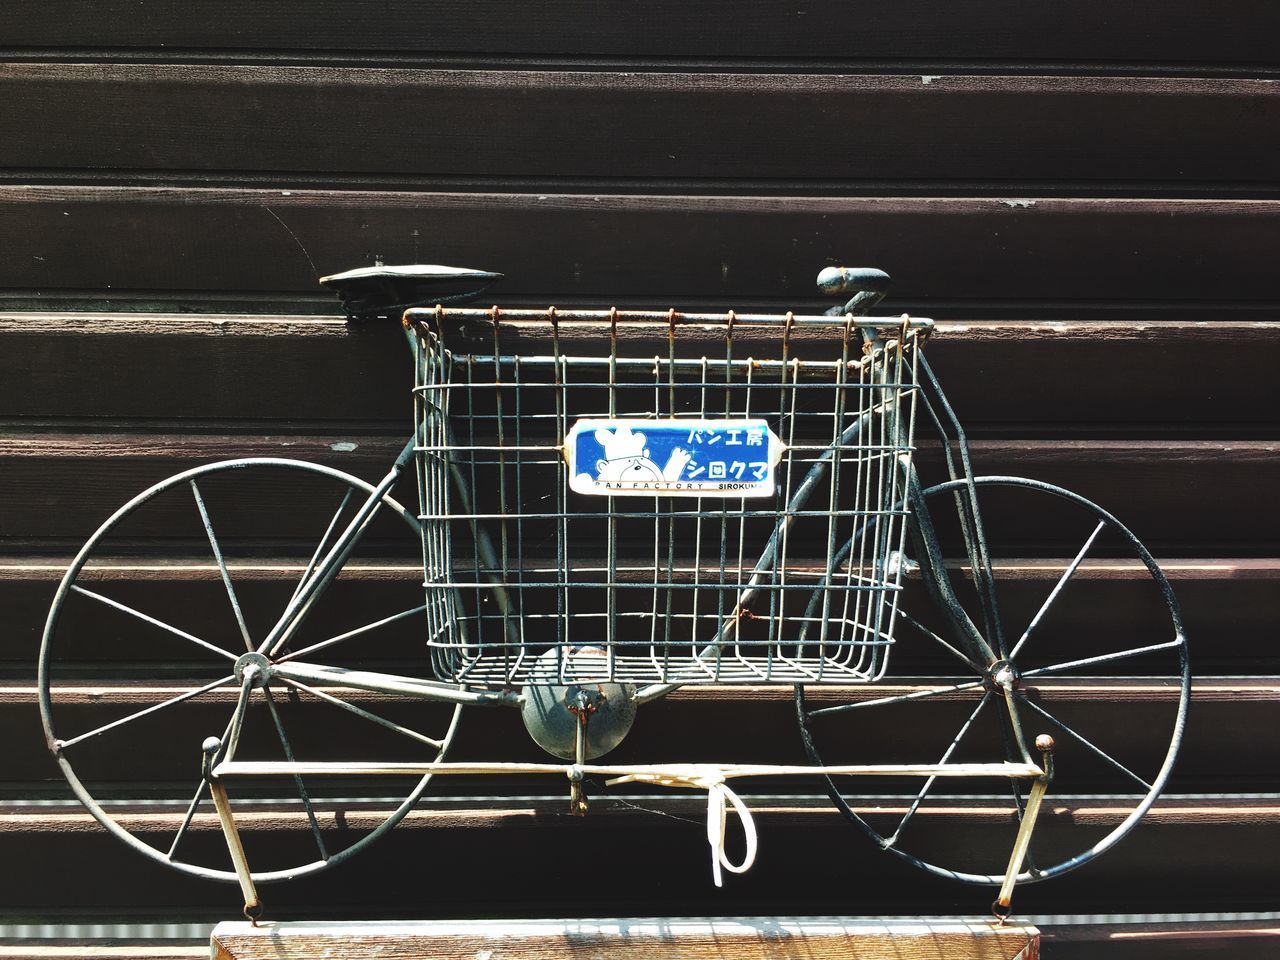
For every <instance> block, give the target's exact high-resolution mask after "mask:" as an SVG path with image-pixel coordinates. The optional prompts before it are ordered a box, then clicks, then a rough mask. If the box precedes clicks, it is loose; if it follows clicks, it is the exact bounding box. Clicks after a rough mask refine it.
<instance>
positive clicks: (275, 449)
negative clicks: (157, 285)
mask: <svg viewBox="0 0 1280 960" xmlns="http://www.w3.org/2000/svg"><path fill="white" fill-rule="evenodd" d="M401 443H402V441H401V440H400V439H399V438H395V437H382V436H360V435H356V436H352V435H338V436H329V437H319V436H314V435H312V436H293V435H283V436H226V435H222V436H202V435H172V434H168V435H121V434H54V433H42V434H30V435H28V434H10V435H9V436H6V437H0V456H3V457H5V458H7V467H6V472H7V482H8V490H9V497H8V498H7V500H6V501H5V502H4V503H3V504H0V510H3V513H2V514H0V516H3V522H2V523H0V530H2V531H3V536H4V537H5V538H7V539H8V540H10V541H11V542H12V541H28V542H30V541H35V540H39V541H41V542H42V543H43V544H44V545H45V549H49V548H56V547H57V546H64V547H65V546H66V545H68V541H70V542H78V541H80V540H82V539H84V538H86V537H87V536H88V535H89V534H90V533H91V532H92V530H93V529H94V528H95V527H96V525H97V524H99V523H101V522H102V521H103V520H104V519H105V518H106V517H107V516H108V515H109V514H110V512H111V511H112V510H113V509H114V508H115V507H116V506H118V505H119V504H121V503H123V502H124V501H125V500H126V499H128V498H129V497H131V496H133V495H134V494H135V493H137V492H139V491H140V490H141V489H142V488H143V487H145V486H147V485H149V484H151V483H155V482H157V481H159V480H161V479H162V478H164V477H166V476H169V475H170V474H173V473H176V472H177V471H179V470H181V469H184V468H186V467H188V466H192V465H194V464H197V463H202V462H210V461H214V460H220V459H224V458H230V457H252V456H272V457H288V458H295V459H302V460H316V461H319V462H322V463H329V464H332V465H334V466H336V467H339V468H340V469H343V470H347V471H350V472H353V473H355V474H356V475H358V476H365V477H368V478H371V479H376V478H377V477H378V476H380V475H381V474H382V472H383V471H384V470H385V469H386V467H387V466H389V465H390V463H391V461H392V459H393V458H394V456H395V454H396V453H397V452H398V451H399V449H400V446H401ZM352 445H354V449H352ZM973 458H974V463H975V464H976V469H977V472H978V473H979V474H995V475H1014V476H1031V477H1035V478H1038V479H1041V480H1046V481H1049V482H1052V483H1057V484H1059V485H1061V486H1064V487H1066V488H1068V489H1070V490H1074V491H1076V492H1078V493H1080V494H1083V495H1084V496H1087V497H1091V498H1094V499H1096V500H1098V501H1100V502H1101V504H1102V506H1103V507H1105V508H1106V509H1109V510H1111V511H1112V512H1113V513H1115V514H1116V515H1117V516H1119V517H1120V518H1121V520H1122V521H1123V522H1124V523H1126V524H1127V525H1128V526H1130V527H1131V528H1132V529H1133V530H1134V531H1135V532H1136V533H1137V534H1138V535H1139V536H1140V537H1141V538H1142V539H1143V540H1144V541H1146V542H1147V543H1148V544H1149V545H1150V546H1152V547H1153V549H1156V550H1157V552H1158V553H1164V554H1166V555H1168V554H1171V553H1172V554H1175V555H1176V554H1181V555H1183V556H1188V555H1191V556H1194V555H1203V556H1213V555H1218V556H1221V555H1224V554H1226V555H1249V554H1258V553H1271V554H1272V555H1274V553H1275V551H1276V550H1280V507H1278V506H1277V505H1275V504H1274V503H1273V502H1272V501H1271V500H1269V499H1266V498H1262V499H1259V498H1258V497H1257V495H1256V494H1257V491H1258V490H1259V489H1265V488H1266V487H1267V485H1269V484H1276V483H1280V473H1278V472H1280V456H1277V448H1276V443H1275V442H1272V441H1246V440H1241V441H1207V440H1206V441H1129V440H1056V441H1043V440H983V441H978V442H975V443H974V444H973ZM919 462H920V463H921V466H922V469H923V471H924V473H925V476H926V478H927V477H929V476H930V475H932V474H936V473H937V470H938V463H937V458H936V456H934V455H933V454H930V453H928V452H927V451H926V452H922V454H921V455H920V461H919ZM277 493H281V491H279V490H278V491H277ZM264 496H265V494H264ZM404 497H405V502H406V503H409V504H411V505H412V504H413V503H414V502H415V498H416V494H414V493H413V491H412V490H410V489H409V488H408V484H407V483H406V486H405V490H404ZM1046 502H1047V501H1046ZM1210 503H1212V504H1215V505H1217V504H1225V503H1238V504H1248V505H1249V507H1250V509H1249V510H1248V511H1233V510H1223V509H1206V505H1207V504H1210ZM327 504H328V501H325V505H321V504H320V503H319V501H310V500H305V499H304V500H302V501H299V502H291V501H289V500H284V501H279V502H277V501H276V500H272V501H268V500H262V501H259V502H256V503H245V504H244V505H243V508H242V509H243V513H241V515H240V518H237V517H234V516H233V517H229V518H228V519H227V521H224V525H225V524H230V526H225V535H226V536H230V537H236V536H240V537H243V536H246V535H252V534H251V531H252V530H257V531H262V530H264V529H270V530H273V531H275V532H276V535H277V536H281V537H287V536H310V535H312V534H313V528H314V529H320V530H323V524H324V523H325V522H326V519H327V517H328V511H331V510H332V509H333V508H332V506H331V505H327ZM1038 506H1039V507H1041V508H1043V507H1044V506H1045V503H1038ZM184 509H185V504H184ZM181 516H182V518H183V519H184V520H185V519H189V518H187V517H186V514H185V513H183V514H181ZM153 517H158V518H160V521H162V522H163V523H166V524H168V523H172V522H174V519H173V514H172V512H170V511H167V510H165V509H160V510H159V512H158V513H155V514H153ZM1067 519H1068V518H1061V522H1060V521H1059V519H1053V518H1052V517H1046V518H1042V519H1041V521H1040V525H1039V526H1037V525H1036V524H1035V523H1034V522H1031V523H1028V522H1025V521H1023V520H1021V519H1019V518H1017V517H1014V516H1006V517H1004V518H1000V517H997V516H989V517H988V518H987V520H988V525H989V526H992V527H993V530H992V536H993V538H995V539H997V540H1003V542H1005V543H1015V542H1021V543H1023V544H1024V545H1026V544H1030V543H1032V542H1037V543H1041V542H1045V541H1052V540H1053V539H1054V538H1055V537H1068V538H1069V537H1074V536H1075V531H1074V529H1073V528H1072V527H1070V525H1069V524H1068V525H1067V526H1063V523H1066V522H1067ZM268 520H269V521H270V522H271V523H273V524H274V526H265V527H264V526H263V524H264V523H266V522H267V521H268ZM139 523H142V520H140V521H139ZM237 524H239V525H240V526H237ZM317 525H319V526H317ZM136 532H138V533H141V532H145V528H143V527H139V528H137V530H136ZM152 533H154V534H161V533H166V534H169V535H173V529H172V528H171V527H169V526H164V527H162V528H157V529H154V530H152ZM1074 542H1076V541H1073V543H1074ZM1246 547H1247V549H1245V548H1246ZM1273 548H1274V549H1273ZM1006 555H1007V554H1006ZM1023 555H1025V554H1023Z"/></svg>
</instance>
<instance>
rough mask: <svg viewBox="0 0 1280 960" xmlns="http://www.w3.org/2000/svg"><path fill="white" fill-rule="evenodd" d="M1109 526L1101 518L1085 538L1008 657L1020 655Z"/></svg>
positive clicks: (1010, 658)
mask: <svg viewBox="0 0 1280 960" xmlns="http://www.w3.org/2000/svg"><path fill="white" fill-rule="evenodd" d="M1106 527H1107V522H1106V521H1105V520H1099V521H1098V525H1097V526H1096V527H1094V528H1093V533H1091V534H1089V539H1087V540H1085V542H1084V546H1082V547H1081V548H1080V551H1079V553H1077V554H1076V555H1075V558H1074V559H1073V560H1072V561H1071V563H1070V564H1069V565H1068V566H1067V569H1066V570H1064V571H1063V573H1062V576H1061V577H1059V578H1058V582H1057V583H1055V584H1054V585H1053V589H1052V590H1050V591H1049V595H1048V596H1047V597H1045V598H1044V603H1042V604H1041V605H1040V609H1039V610H1037V611H1036V615H1035V616H1034V617H1032V618H1031V622H1030V623H1028V624H1027V629H1026V630H1024V631H1022V636H1021V637H1019V638H1018V642H1017V643H1015V644H1014V645H1013V650H1011V651H1010V652H1009V656H1008V658H1007V659H1009V660H1012V659H1013V658H1014V657H1016V656H1017V655H1018V652H1019V651H1020V650H1021V649H1022V646H1023V644H1025V643H1026V642H1027V640H1029V639H1030V638H1031V633H1032V631H1034V630H1035V628H1036V627H1038V626H1040V621H1041V620H1043V619H1044V615H1045V614H1046V613H1048V612H1049V608H1050V607H1051V606H1053V602H1054V601H1055V600H1057V599H1058V594H1060V593H1062V591H1063V588H1065V587H1066V585H1067V581H1068V580H1070V579H1071V578H1072V577H1073V576H1075V572H1076V571H1077V570H1078V569H1080V564H1081V563H1083V562H1084V558H1085V555H1086V554H1088V552H1089V551H1090V550H1091V549H1092V548H1093V544H1094V541H1095V540H1097V539H1098V534H1100V533H1102V531H1103V530H1105V529H1106Z"/></svg>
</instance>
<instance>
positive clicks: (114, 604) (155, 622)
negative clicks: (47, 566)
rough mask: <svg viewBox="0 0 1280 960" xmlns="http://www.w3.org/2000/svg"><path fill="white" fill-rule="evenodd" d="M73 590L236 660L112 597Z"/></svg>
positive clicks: (75, 587)
mask: <svg viewBox="0 0 1280 960" xmlns="http://www.w3.org/2000/svg"><path fill="white" fill-rule="evenodd" d="M71 590H72V591H74V592H75V593H78V594H80V595H81V596H82V597H88V598H89V599H91V600H97V601H98V602H99V603H105V604H106V605H107V606H108V607H113V608H114V609H116V610H119V611H120V612H121V613H127V614H129V616H131V617H137V618H138V619H139V620H141V621H142V622H143V623H149V624H151V626H153V627H159V628H160V629H161V630H167V631H168V632H169V633H172V634H173V635H174V636H175V637H181V638H182V639H183V640H187V641H190V642H191V643H194V644H196V645H197V646H200V647H204V649H206V650H208V651H209V652H210V653H216V654H218V656H220V657H226V658H227V659H228V660H231V661H234V660H235V659H236V655H235V654H234V653H231V652H229V651H227V650H223V649H222V648H221V647H219V646H216V645H214V644H212V643H210V642H209V641H208V640H201V639H200V638H199V637H196V636H192V635H191V634H189V633H187V631H185V630H179V629H178V628H177V627H175V626H173V625H172V624H168V623H165V622H164V621H163V620H157V619H156V618H155V617H152V616H148V615H147V614H145V613H143V612H142V611H141V610H135V609H134V608H133V607H131V606H129V605H128V604H125V603H121V602H120V601H119V600H112V599H111V598H110V597H106V596H103V595H102V594H100V593H95V592H94V591H92V590H86V589H85V588H84V587H82V586H80V585H79V584H78V583H73V584H71Z"/></svg>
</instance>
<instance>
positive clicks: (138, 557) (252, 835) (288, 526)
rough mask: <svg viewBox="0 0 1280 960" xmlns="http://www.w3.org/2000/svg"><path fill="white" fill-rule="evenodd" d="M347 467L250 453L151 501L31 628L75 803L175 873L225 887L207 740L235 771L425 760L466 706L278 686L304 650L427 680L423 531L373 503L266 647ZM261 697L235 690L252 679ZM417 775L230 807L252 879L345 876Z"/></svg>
mask: <svg viewBox="0 0 1280 960" xmlns="http://www.w3.org/2000/svg"><path fill="white" fill-rule="evenodd" d="M372 493H373V487H372V486H370V485H369V484H368V483H365V482H364V481H362V480H359V479H358V478H356V477H353V476H350V475H349V474H346V473H343V472H342V471H339V470H335V469H332V468H330V467H325V466H322V465H319V464H313V463H306V462H302V461H296V460H281V459H269V458H260V459H252V460H231V461H224V462H220V463H214V464H208V465H206V466H201V467H197V468H195V469H192V470H187V471H185V472H183V473H179V474H176V475H175V476H172V477H169V478H168V479H166V480H164V481H162V482H160V483H158V484H156V485H155V486H152V487H150V488H149V489H147V490H145V491H143V492H142V493H141V494H139V495H138V496H136V497H134V498H133V499H132V500H130V501H129V502H128V503H126V504H125V505H124V506H122V507H121V508H120V509H119V510H117V511H116V512H115V513H114V514H113V515H112V516H111V517H110V519H108V520H107V521H106V523H104V524H103V525H102V526H101V527H100V528H99V529H98V530H97V531H96V532H95V533H94V534H93V536H92V537H90V538H89V540H88V542H87V543H86V544H85V545H84V546H83V547H82V548H81V549H80V551H79V553H77V555H76V556H75V558H74V560H73V561H72V563H71V566H70V568H69V569H68V570H67V573H66V575H65V577H64V578H63V580H62V583H61V585H60V586H59V588H58V591H57V594H56V596H55V598H54V601H53V606H52V608H51V609H50V611H49V617H48V620H47V621H46V624H45V631H44V638H43V642H42V645H41V651H40V664H39V694H40V710H41V717H42V719H43V722H44V729H45V735H46V737H47V739H48V742H49V744H50V748H51V750H52V751H53V753H54V757H55V759H56V761H57V763H58V765H59V767H60V768H61V769H62V772H63V774H64V775H65V776H66V779H67V782H68V783H69V784H70V787H71V790H72V792H73V793H74V794H75V795H76V796H77V797H78V798H79V799H80V800H81V802H83V803H84V805H85V806H86V807H87V808H88V810H89V811H90V813H92V814H93V816H94V817H95V818H96V819H97V820H98V822H99V823H101V824H102V825H103V826H104V827H105V828H106V829H107V830H108V831H110V832H111V833H112V834H114V835H115V836H117V837H119V838H120V839H121V840H123V841H125V842H126V843H127V844H128V845H129V846H130V847H131V848H133V849H134V850H136V851H138V852H140V853H142V854H143V855H145V856H147V857H149V858H150V859H152V860H155V861H157V862H159V863H162V864H164V865H165V866H169V867H172V868H174V869H176V870H179V871H181V872H183V873H188V874H192V875H195V876H200V877H205V878H209V879H215V880H223V881H228V882H234V881H235V873H234V870H233V869H232V866H231V861H230V857H229V855H228V854H227V851H226V848H225V844H224V843H223V841H222V836H221V832H220V830H219V826H218V821H217V817H216V813H215V811H214V807H213V802H212V799H211V798H210V796H209V791H208V788H207V784H206V783H205V782H204V780H203V777H202V771H201V762H202V751H201V745H202V743H203V741H204V740H205V738H207V737H210V736H214V737H218V738H220V739H222V740H224V741H226V740H227V738H228V737H232V736H236V735H238V746H237V749H236V754H235V755H236V759H240V760H254V759H257V760H277V761H279V760H292V759H298V760H321V759H335V758H347V759H350V758H352V757H358V758H359V759H362V760H377V759H385V760H409V761H416V762H428V763H432V762H439V761H441V760H442V759H443V758H444V755H445V752H446V750H447V748H448V746H449V744H450V742H451V740H452V738H453V735H454V731H455V730H456V727H457V722H458V717H459V713H460V711H461V707H460V706H457V705H451V704H450V705H446V704H435V703H430V704H424V703H422V702H421V701H418V700H413V701H404V700H401V699H399V698H397V697H394V696H391V695H383V694H372V693H366V692H361V691H351V690H346V689H342V688H333V687H326V688H324V689H317V688H315V687H312V686H309V685H306V684H302V683H299V682H295V681H291V680H287V679H284V678H281V677H279V676H277V675H274V674H272V673H271V671H270V666H269V665H270V664H271V663H274V662H278V661H281V660H289V659H291V658H294V657H298V656H299V655H302V656H305V657H306V659H307V661H308V662H313V663H314V662H321V663H324V664H325V665H332V666H340V667H350V668H360V669H363V670H385V671H387V672H398V673H401V674H405V673H409V674H410V675H414V674H420V673H421V672H422V671H423V669H424V668H425V664H426V658H425V656H424V651H423V632H424V628H425V615H424V614H423V597H422V568H421V546H420V543H419V540H418V538H419V536H420V527H419V523H418V520H417V519H416V517H415V516H414V515H413V514H412V513H411V512H410V511H408V510H406V509H405V508H404V507H403V506H401V505H400V504H399V503H397V502H396V501H395V500H393V499H392V498H391V497H389V496H387V497H384V498H383V499H382V501H381V503H380V505H379V508H378V510H377V513H376V515H375V516H374V518H373V520H372V522H371V523H370V525H369V526H368V527H367V529H366V531H365V533H364V535H363V536H362V537H361V538H360V540H359V545H358V547H357V549H356V550H355V552H353V554H352V556H351V557H350V558H349V559H348V560H347V562H346V564H345V565H344V566H343V567H342V569H341V571H340V572H339V573H338V575H337V576H336V578H335V579H334V580H333V581H332V582H331V583H330V584H329V586H328V587H327V589H325V590H323V591H322V592H321V593H319V594H318V596H317V598H316V600H315V602H314V604H313V605H312V606H311V608H310V613H309V616H308V617H307V619H306V620H305V622H304V624H303V625H302V627H301V628H300V629H299V631H298V632H297V633H296V634H295V635H294V636H293V637H292V639H291V640H290V643H289V644H288V645H287V646H285V647H283V648H281V649H278V650H270V649H265V650H264V649H263V641H264V640H265V639H266V637H267V636H268V635H269V633H270V632H271V629H272V627H273V626H274V625H275V624H276V622H277V621H278V620H279V619H280V616H281V614H282V612H283V611H284V610H285V608H286V606H287V605H288V604H289V603H290V601H291V600H292V598H293V597H294V596H295V594H296V593H297V592H298V590H299V589H300V585H301V583H302V581H303V580H304V578H305V577H306V575H307V574H308V573H310V572H311V571H312V570H314V569H315V568H316V566H317V565H318V564H320V562H321V560H322V559H323V557H324V556H325V554H326V553H327V552H328V551H329V550H331V549H332V548H333V545H334V543H335V542H336V541H337V540H338V539H339V538H340V536H341V535H342V533H343V531H344V530H345V529H346V528H347V526H348V525H349V524H350V523H351V521H352V519H353V518H354V517H355V516H356V512H357V511H358V510H359V509H360V508H361V506H362V505H363V504H364V503H366V502H367V500H368V498H369V497H370V495H371V494H372ZM250 665H254V666H255V667H261V668H264V669H263V670H262V673H263V674H264V675H265V676H266V677H267V680H266V681H265V682H252V676H253V675H254V671H251V672H250V674H249V676H250V682H249V683H245V682H244V679H245V676H246V667H247V666H250ZM429 779H430V777H429V776H424V777H411V778H398V779H397V778H392V779H385V778H379V779H377V780H369V781H364V782H361V781H353V780H351V779H349V778H348V779H345V780H335V781H332V782H326V781H325V780H324V779H321V778H307V779H306V780H305V782H304V780H303V779H302V778H300V777H281V778H277V779H272V780H263V781H254V782H252V783H241V784H236V785H234V787H233V788H232V797H231V799H232V802H233V804H234V806H235V807H236V810H237V820H238V821H239V822H240V824H241V827H242V830H243V831H244V837H245V843H246V847H247V852H248V856H249V862H250V864H251V865H252V866H253V868H254V871H255V872H254V877H255V880H256V881H258V882H269V881H272V880H282V879H288V878H292V877H297V876H302V875H305V874H309V873H315V872H318V871H320V870H323V869H325V868H327V867H330V866H333V865H335V864H337V863H340V862H342V861H343V860H345V859H346V858H348V857H350V856H352V855H353V854H355V853H357V852H358V851H360V850H361V849H363V848H364V847H366V846H367V845H368V844H370V843H372V842H373V841H374V840H376V839H377V838H378V837H380V836H381V835H382V834H383V833H385V832H386V831H387V830H388V829H390V828H391V827H392V826H393V825H394V824H396V823H397V822H399V821H400V820H401V819H402V818H403V817H404V816H405V815H406V814H407V813H408V812H409V809H410V808H411V807H412V806H413V804H414V802H415V801H416V800H417V799H418V797H419V796H421V794H422V792H423V791H424V790H425V789H426V786H427V783H428V781H429Z"/></svg>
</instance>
